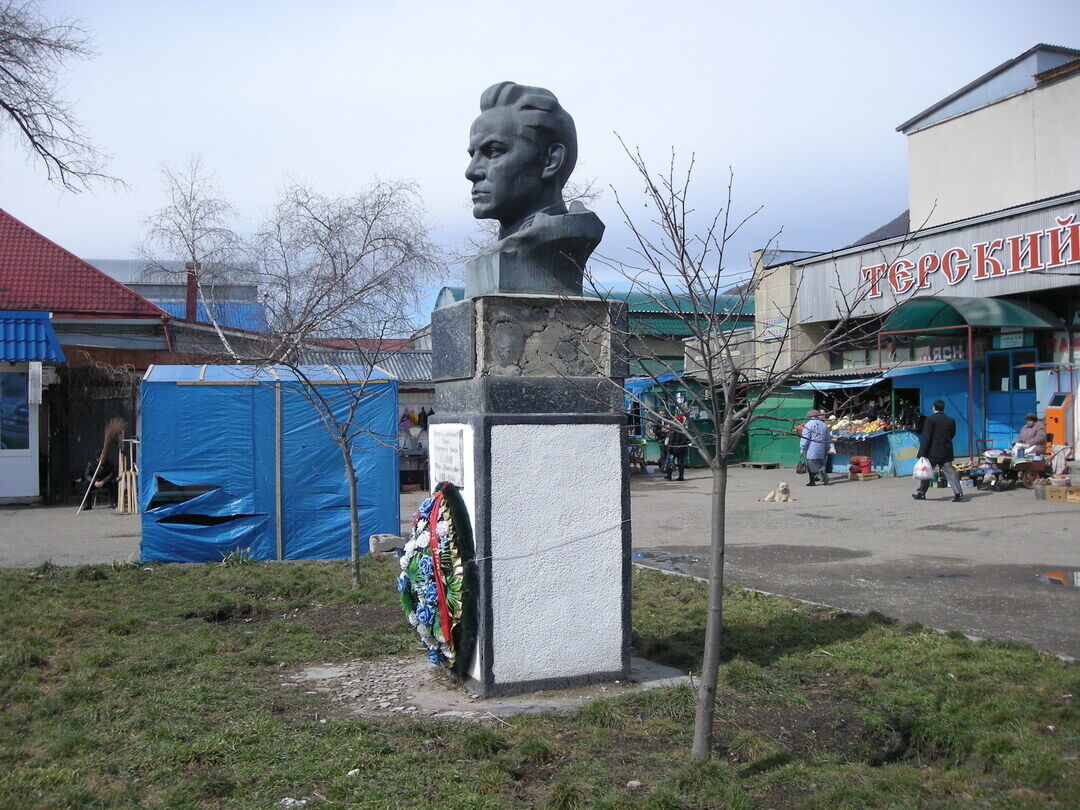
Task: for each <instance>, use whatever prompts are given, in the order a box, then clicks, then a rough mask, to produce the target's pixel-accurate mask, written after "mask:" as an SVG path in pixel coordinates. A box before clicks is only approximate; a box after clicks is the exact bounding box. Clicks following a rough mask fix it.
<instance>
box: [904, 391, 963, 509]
mask: <svg viewBox="0 0 1080 810" xmlns="http://www.w3.org/2000/svg"><path fill="white" fill-rule="evenodd" d="M954 436H956V420H955V419H953V418H952V417H951V416H946V415H945V403H944V402H942V401H941V400H940V399H939V400H937V401H936V402H935V403H934V413H933V414H932V415H931V416H930V417H929V418H928V419H927V420H926V424H924V425H923V431H922V436H920V437H919V439H920V441H919V456H920V457H922V458H926V459H928V460H929V461H930V463H931V464H933V465H934V466H935V467H938V468H939V469H940V470H941V474H942V475H944V476H945V478H947V479H948V481H949V486H950V487H952V491H953V493H955V494H954V495H953V501H954V502H956V503H959V502H960V501H963V500H964V492H963V490H961V489H960V476H959V475H957V473H956V468H955V467H953V465H952V461H953V446H952V440H953V437H954ZM928 489H930V479H929V478H927V479H925V480H922V481H920V482H919V491H918V492H915V493H912V495H911V497H912V498H914V499H915V500H917V501H921V500H925V498H926V491H927V490H928Z"/></svg>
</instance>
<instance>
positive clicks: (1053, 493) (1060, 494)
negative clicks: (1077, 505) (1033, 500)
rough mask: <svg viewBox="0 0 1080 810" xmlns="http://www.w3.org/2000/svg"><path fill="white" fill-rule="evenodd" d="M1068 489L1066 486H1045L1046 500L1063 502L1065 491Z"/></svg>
mask: <svg viewBox="0 0 1080 810" xmlns="http://www.w3.org/2000/svg"><path fill="white" fill-rule="evenodd" d="M1068 490H1069V488H1068V487H1047V488H1046V500H1048V501H1055V502H1057V503H1065V493H1067V492H1068Z"/></svg>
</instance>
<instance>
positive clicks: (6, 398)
mask: <svg viewBox="0 0 1080 810" xmlns="http://www.w3.org/2000/svg"><path fill="white" fill-rule="evenodd" d="M26 377H27V375H26V373H25V372H22V371H0V450H28V449H29V448H30V402H29V398H28V397H27V387H26Z"/></svg>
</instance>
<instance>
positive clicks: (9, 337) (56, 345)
mask: <svg viewBox="0 0 1080 810" xmlns="http://www.w3.org/2000/svg"><path fill="white" fill-rule="evenodd" d="M0 361H3V362H5V363H27V362H36V361H45V362H51V363H63V362H64V352H63V350H62V349H61V348H60V341H58V340H57V339H56V333H55V332H53V328H52V326H51V325H50V324H49V313H48V312H0Z"/></svg>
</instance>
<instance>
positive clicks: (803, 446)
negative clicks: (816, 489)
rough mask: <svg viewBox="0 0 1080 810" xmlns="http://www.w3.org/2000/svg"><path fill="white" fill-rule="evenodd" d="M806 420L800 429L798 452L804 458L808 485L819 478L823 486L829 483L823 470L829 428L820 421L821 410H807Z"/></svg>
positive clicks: (826, 453)
mask: <svg viewBox="0 0 1080 810" xmlns="http://www.w3.org/2000/svg"><path fill="white" fill-rule="evenodd" d="M806 416H807V421H806V424H805V425H803V426H802V430H801V431H800V433H799V435H800V437H801V438H800V440H799V452H800V453H801V454H802V457H803V458H804V459H806V474H807V475H809V476H810V480H809V481H807V482H806V485H807V486H808V487H812V486H814V484H815V483H816V482H817V479H821V483H822V485H823V486H828V485H829V474H828V473H827V472H825V461H826V459H827V458H828V456H829V442H830V440H831V438H830V436H829V428H828V427H827V426H826V425H825V423H824V422H823V421H821V412H820V411H816V410H811V411H807V413H806Z"/></svg>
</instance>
